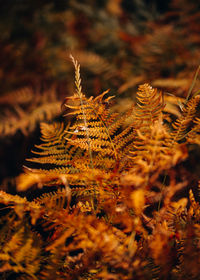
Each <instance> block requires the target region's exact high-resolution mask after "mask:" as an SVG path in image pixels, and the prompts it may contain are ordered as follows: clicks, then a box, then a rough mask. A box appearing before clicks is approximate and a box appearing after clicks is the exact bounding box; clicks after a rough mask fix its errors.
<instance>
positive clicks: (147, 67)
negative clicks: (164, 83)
mask: <svg viewBox="0 0 200 280" xmlns="http://www.w3.org/2000/svg"><path fill="white" fill-rule="evenodd" d="M0 4H1V9H0V16H1V20H0V32H1V39H0V40H1V42H0V88H1V93H3V92H6V91H8V90H13V89H16V88H19V87H22V86H25V85H26V86H27V85H31V86H34V87H36V86H37V87H38V86H42V87H49V86H50V84H56V86H57V87H58V88H62V90H60V92H63V87H64V89H65V90H68V91H71V82H72V75H73V71H72V69H73V68H72V65H71V63H69V61H68V56H69V53H72V54H74V56H76V58H77V59H78V60H79V62H80V64H81V66H82V71H83V73H84V75H85V76H86V78H87V85H89V86H90V87H89V86H88V87H87V90H91V92H88V94H94V93H99V92H100V91H101V90H103V89H106V88H108V87H109V88H112V89H115V90H117V89H119V88H120V93H122V92H124V91H125V90H123V88H121V86H122V85H123V84H125V86H124V88H125V89H129V88H131V87H132V86H135V85H138V79H139V80H141V81H143V80H144V81H147V80H148V82H152V81H154V82H155V81H156V79H158V78H159V79H163V78H165V79H169V78H171V79H175V78H178V79H187V81H188V79H189V78H191V75H193V73H194V71H195V70H196V68H197V67H198V63H199V59H200V55H199V44H200V36H199V30H200V26H199V25H200V24H199V22H200V13H199V3H198V1H194V0H193V1H189V0H171V1H158V0H157V1H156V0H154V1H147V0H146V1H145V0H140V1H139V0H132V1H131V0H109V1H102V0H101V1H99V0H97V1H91V0H85V1H79V0H59V1H48V0H44V1H37V0H36V1H26V0H18V1H16V0H10V1H7V2H6V1H0ZM84 68H86V69H84ZM136 77H138V79H136V80H135V82H134V79H135V78H136ZM127 82H128V85H127ZM159 82H160V81H159ZM155 84H156V83H155ZM179 84H180V81H179ZM182 84H183V87H184V86H185V87H187V86H188V84H187V82H186V81H182ZM169 86H170V81H169ZM173 86H174V85H173Z"/></svg>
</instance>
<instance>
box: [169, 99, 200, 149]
mask: <svg viewBox="0 0 200 280" xmlns="http://www.w3.org/2000/svg"><path fill="white" fill-rule="evenodd" d="M199 102H200V95H197V96H195V97H192V98H191V99H190V100H189V101H188V102H187V104H186V105H185V107H184V108H183V112H182V116H181V117H179V118H178V119H177V120H176V121H175V122H174V123H173V124H172V126H173V128H174V131H173V132H172V133H171V143H172V145H173V144H175V143H177V142H178V141H180V140H183V139H184V138H186V136H187V134H188V131H189V129H191V128H190V125H192V123H193V119H194V117H195V113H196V110H197V106H198V105H199Z"/></svg>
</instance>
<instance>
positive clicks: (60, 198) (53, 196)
mask: <svg viewBox="0 0 200 280" xmlns="http://www.w3.org/2000/svg"><path fill="white" fill-rule="evenodd" d="M67 199H68V197H67V190H66V189H65V188H64V189H58V190H57V191H55V192H50V193H45V194H43V195H41V196H40V197H37V198H35V199H34V200H33V201H34V202H35V203H36V204H39V205H42V206H43V207H45V209H54V210H56V211H59V210H62V209H64V206H66V203H67Z"/></svg>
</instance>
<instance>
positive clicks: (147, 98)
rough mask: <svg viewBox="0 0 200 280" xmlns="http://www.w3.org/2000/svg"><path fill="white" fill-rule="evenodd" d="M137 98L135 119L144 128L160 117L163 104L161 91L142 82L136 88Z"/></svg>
mask: <svg viewBox="0 0 200 280" xmlns="http://www.w3.org/2000/svg"><path fill="white" fill-rule="evenodd" d="M137 99H138V103H137V105H138V109H137V110H136V119H137V121H138V122H139V123H141V125H142V126H143V127H144V128H145V127H149V126H151V125H153V123H154V122H155V121H156V120H158V119H159V118H160V116H161V113H162V110H163V109H164V106H165V104H164V100H163V95H162V93H161V92H158V91H157V89H153V88H152V87H151V86H150V85H149V84H144V85H141V86H139V88H138V92H137Z"/></svg>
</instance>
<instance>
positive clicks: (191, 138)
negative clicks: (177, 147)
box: [187, 118, 200, 145]
mask: <svg viewBox="0 0 200 280" xmlns="http://www.w3.org/2000/svg"><path fill="white" fill-rule="evenodd" d="M193 123H194V126H193V128H192V129H191V130H190V131H189V132H188V134H187V142H188V143H191V144H197V145H200V118H195V119H194V121H193Z"/></svg>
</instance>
